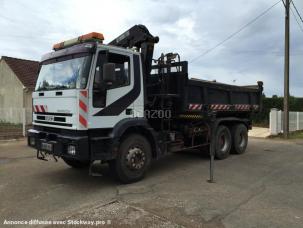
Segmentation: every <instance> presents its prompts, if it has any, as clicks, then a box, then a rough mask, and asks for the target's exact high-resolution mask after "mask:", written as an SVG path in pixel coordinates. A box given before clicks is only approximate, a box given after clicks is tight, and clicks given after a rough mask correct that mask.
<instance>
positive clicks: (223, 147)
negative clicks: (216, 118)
mask: <svg viewBox="0 0 303 228" xmlns="http://www.w3.org/2000/svg"><path fill="white" fill-rule="evenodd" d="M231 145H232V138H231V134H230V131H229V129H228V127H226V126H224V125H220V126H219V127H218V129H217V132H216V146H215V157H216V159H218V160H223V159H225V158H227V157H228V156H229V154H230V149H231Z"/></svg>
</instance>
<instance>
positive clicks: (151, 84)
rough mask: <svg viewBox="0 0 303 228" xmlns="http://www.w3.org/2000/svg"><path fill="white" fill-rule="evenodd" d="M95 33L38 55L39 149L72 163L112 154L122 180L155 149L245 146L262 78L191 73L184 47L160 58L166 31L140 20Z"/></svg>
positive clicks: (134, 175) (143, 167)
mask: <svg viewBox="0 0 303 228" xmlns="http://www.w3.org/2000/svg"><path fill="white" fill-rule="evenodd" d="M103 40H104V37H103V35H102V34H101V33H94V32H93V33H89V34H86V35H82V36H79V37H77V38H75V39H71V40H67V41H64V42H61V43H58V44H55V45H54V46H53V50H54V51H52V52H50V53H48V54H46V55H44V56H43V57H42V59H41V62H40V69H39V76H38V80H37V84H36V88H35V91H34V93H33V129H30V130H29V131H28V145H29V146H31V147H33V148H35V149H36V150H37V158H39V159H42V160H47V159H46V157H47V155H51V156H53V157H54V158H55V159H57V158H62V159H63V161H64V162H65V163H66V164H68V165H69V166H71V167H74V168H83V167H89V170H90V173H93V172H91V170H92V166H93V165H94V164H95V163H99V162H100V161H101V162H103V163H104V162H106V163H108V164H109V167H110V169H111V171H112V172H113V174H115V175H116V176H117V178H118V179H119V180H120V181H122V182H124V183H131V182H135V181H138V180H140V179H142V178H143V177H144V175H145V173H146V171H147V170H148V168H149V167H150V164H151V161H152V159H158V158H160V157H161V156H163V155H165V154H167V153H170V152H175V151H182V150H191V149H198V150H199V149H202V148H204V149H205V148H207V149H209V151H210V155H211V158H214V157H216V158H217V159H225V158H227V157H228V156H229V154H230V153H231V152H233V153H236V154H242V153H244V151H245V149H246V147H247V143H248V137H247V132H248V130H249V129H251V114H252V113H254V112H258V111H259V109H260V106H261V95H262V90H263V85H262V82H258V83H257V84H256V85H252V86H235V85H228V84H223V83H218V82H215V81H206V80H198V79H189V77H188V62H187V61H181V60H180V56H179V54H177V53H168V54H162V55H161V56H160V57H159V58H157V59H153V51H154V45H155V44H156V43H158V41H159V38H158V37H155V36H153V35H151V34H150V32H149V31H148V29H147V28H146V27H145V26H143V25H135V26H133V27H132V28H130V29H129V30H128V31H126V32H124V33H123V34H122V35H120V36H119V37H118V38H116V39H114V40H113V41H112V42H110V43H108V44H104V43H103Z"/></svg>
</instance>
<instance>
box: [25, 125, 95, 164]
mask: <svg viewBox="0 0 303 228" xmlns="http://www.w3.org/2000/svg"><path fill="white" fill-rule="evenodd" d="M33 142H34V143H33ZM43 143H44V145H45V143H46V144H51V145H52V146H51V149H50V150H45V147H44V146H42V144H43ZM27 144H28V146H30V147H32V148H35V149H37V150H40V151H43V152H46V153H48V154H51V155H54V156H58V157H66V158H72V159H76V160H80V161H89V160H90V153H89V143H88V136H87V135H81V136H80V135H79V136H77V135H75V136H74V135H61V134H58V133H50V132H45V131H39V130H36V129H30V130H28V138H27ZM69 145H73V146H75V149H76V153H75V154H74V155H71V154H68V146H69Z"/></svg>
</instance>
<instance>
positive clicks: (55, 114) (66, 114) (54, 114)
mask: <svg viewBox="0 0 303 228" xmlns="http://www.w3.org/2000/svg"><path fill="white" fill-rule="evenodd" d="M34 113H35V114H38V115H39V114H40V115H52V116H73V114H72V113H57V112H34Z"/></svg>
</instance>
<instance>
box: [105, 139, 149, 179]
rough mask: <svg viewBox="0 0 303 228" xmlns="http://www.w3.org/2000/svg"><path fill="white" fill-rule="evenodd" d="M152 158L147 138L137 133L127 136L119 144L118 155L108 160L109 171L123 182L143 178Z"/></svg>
mask: <svg viewBox="0 0 303 228" xmlns="http://www.w3.org/2000/svg"><path fill="white" fill-rule="evenodd" d="M151 159H152V153H151V146H150V143H149V142H148V140H147V139H146V138H145V137H143V136H141V135H137V134H131V135H129V136H127V137H126V138H125V139H124V140H123V141H122V143H121V144H120V147H119V151H118V156H117V158H116V159H115V160H113V161H110V162H109V165H110V168H111V171H112V172H114V174H115V175H116V177H117V178H118V179H119V180H120V181H121V182H122V183H125V184H128V183H132V182H136V181H139V180H141V179H143V178H144V176H145V173H146V171H147V170H148V168H149V167H150V164H151Z"/></svg>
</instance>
